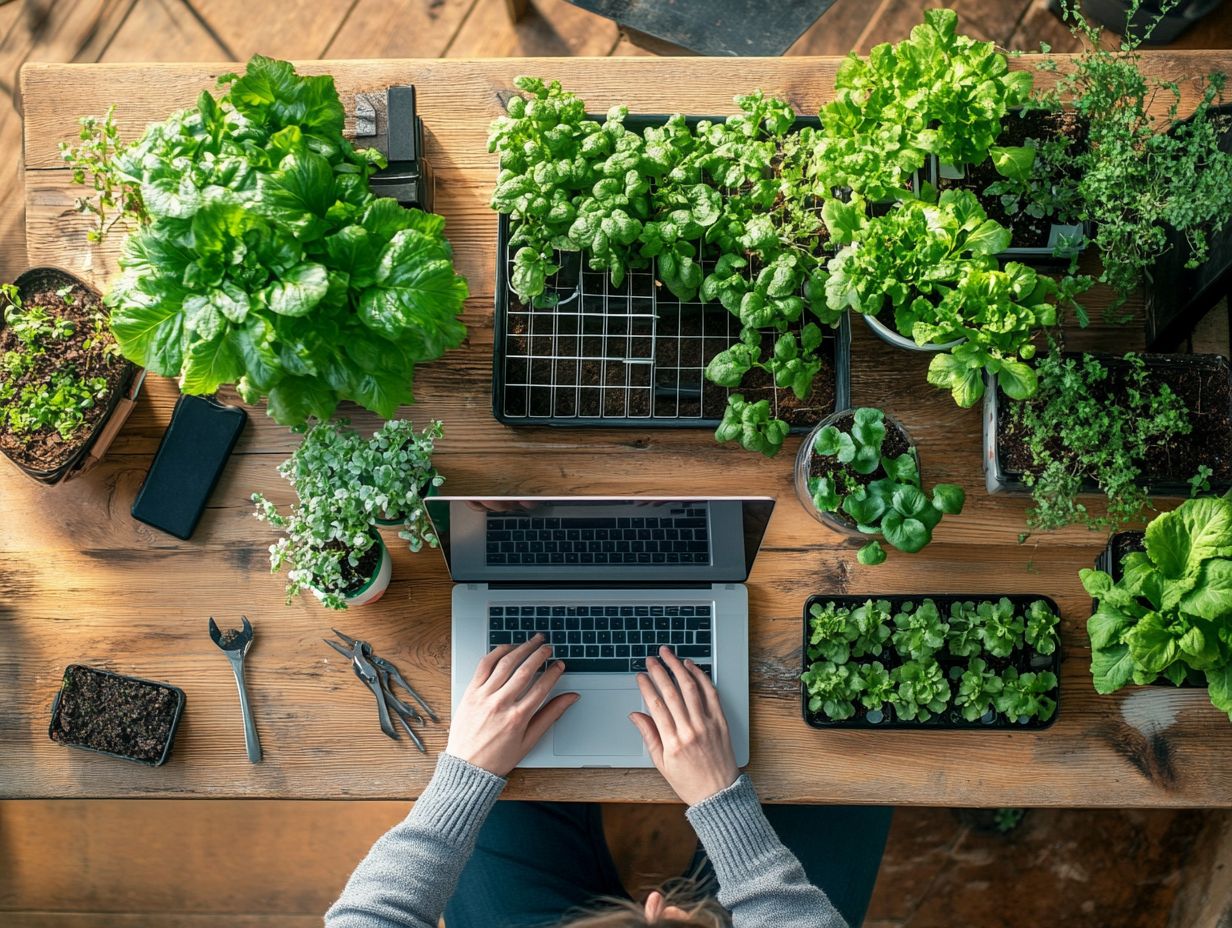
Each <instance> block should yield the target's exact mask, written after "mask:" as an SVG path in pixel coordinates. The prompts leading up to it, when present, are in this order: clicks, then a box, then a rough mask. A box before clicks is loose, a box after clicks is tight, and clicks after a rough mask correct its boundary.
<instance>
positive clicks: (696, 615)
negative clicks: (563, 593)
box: [488, 604, 713, 674]
mask: <svg viewBox="0 0 1232 928" xmlns="http://www.w3.org/2000/svg"><path fill="white" fill-rule="evenodd" d="M536 633H539V634H541V635H543V637H544V639H545V642H546V643H547V644H550V645H552V648H553V652H554V654H553V656H554V657H557V658H560V659H561V660H563V661H565V662H566V664H567V667H566V671H567V672H569V673H635V672H637V671H640V670H645V669H646V658H647V657H653V656H656V655H657V654H658V652H659V647H660V646H662V645H667V646H668V647H669V648H671V649H672V650H673V651H674V652H675V653H676V656H677V657H680V658H686V657H687V658H691V659H692V660H693V662H694V663H696V664H697V665H698V666H699V667H701V668H702V670H703V671H705V672H706V673H707V674H709V673H710V667H711V661H712V655H713V650H712V641H713V617H712V615H711V608H710V605H709V604H706V605H701V606H698V605H693V606H681V605H676V604H672V605H664V606H652V605H644V606H642V605H639V606H593V605H585V606H561V605H551V606H540V605H529V606H523V605H518V606H490V607H489V608H488V650H491V649H492V648H494V647H496V646H497V645H500V644H521V643H522V642H524V641H526V640H527V639H529V638H531V637H532V636H533V635H535V634H536Z"/></svg>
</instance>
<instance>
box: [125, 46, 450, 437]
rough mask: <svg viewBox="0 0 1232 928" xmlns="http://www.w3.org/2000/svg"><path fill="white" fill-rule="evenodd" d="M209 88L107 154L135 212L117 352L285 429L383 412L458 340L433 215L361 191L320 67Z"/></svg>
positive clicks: (361, 154) (276, 69)
mask: <svg viewBox="0 0 1232 928" xmlns="http://www.w3.org/2000/svg"><path fill="white" fill-rule="evenodd" d="M219 84H220V86H222V87H225V88H226V92H225V93H224V94H223V95H222V96H221V97H220V98H219V99H215V98H214V97H213V96H212V95H211V94H210V93H208V92H203V93H202V94H201V96H200V98H199V99H198V101H197V105H196V106H195V107H194V108H192V109H188V110H184V111H182V112H180V113H176V114H175V115H173V116H172V117H171V118H170V119H168V120H166V121H165V122H162V123H157V124H155V125H152V126H150V127H149V128H148V129H147V130H146V133H145V135H144V136H143V137H142V138H141V139H140V140H139V141H138V142H136V143H135V144H133V145H131V146H129V147H128V148H127V149H126V150H125V151H124V152H123V154H122V155H121V156H120V157H119V159H118V162H119V166H120V170H121V173H122V175H123V176H124V177H125V179H126V180H128V181H130V182H131V183H133V184H135V185H137V186H138V187H139V190H140V196H141V200H142V202H143V204H144V207H145V210H146V213H147V214H148V223H147V224H145V225H144V226H143V227H142V228H140V229H139V230H138V231H136V232H134V233H133V234H132V235H130V236H129V237H128V239H127V241H126V242H125V245H124V252H123V255H122V257H121V259H120V266H121V268H122V269H123V273H122V274H121V276H120V277H119V279H118V280H116V282H115V284H114V285H113V286H112V288H111V290H110V292H109V293H108V295H107V305H108V307H109V308H110V310H111V325H112V329H113V331H114V332H115V335H116V338H117V340H118V342H119V344H120V347H121V350H122V351H123V353H124V355H125V356H126V357H128V358H129V359H130V360H132V361H135V362H136V363H138V364H141V365H143V366H144V367H146V368H148V369H149V370H152V371H154V372H156V373H159V374H165V375H167V376H176V377H179V381H180V387H181V389H182V390H183V391H184V392H185V393H197V394H205V393H212V392H214V391H215V390H217V389H218V388H219V387H221V386H223V385H226V384H232V383H234V384H236V385H237V387H238V389H239V392H240V395H241V396H242V397H243V398H244V400H245V402H248V403H256V402H258V401H260V400H261V398H262V397H268V401H269V414H270V415H271V416H272V417H273V418H274V419H276V420H277V421H279V422H281V423H283V424H287V425H298V424H302V423H304V422H305V421H306V420H307V419H309V418H310V417H315V418H317V419H321V420H324V419H327V418H329V416H330V415H331V414H332V413H333V411H334V409H335V407H336V406H337V404H338V402H339V401H340V400H344V399H346V400H353V401H354V402H356V403H359V404H360V405H362V406H364V407H366V408H368V409H371V410H372V411H374V412H376V413H377V414H379V415H381V416H383V417H385V418H393V417H394V415H395V414H396V412H397V409H398V407H399V406H400V405H403V404H406V403H410V402H412V401H413V399H414V397H413V394H412V390H411V387H412V379H413V375H414V368H415V365H416V364H419V363H422V362H425V361H431V360H433V359H434V358H438V357H440V356H441V355H442V354H443V353H444V352H445V351H447V350H448V349H450V348H454V347H456V346H457V345H459V344H460V343H461V342H462V339H463V338H464V337H465V335H466V329H465V326H464V325H463V324H462V322H461V321H460V320H459V319H458V314H459V312H460V311H461V308H462V303H463V300H464V299H465V298H466V296H467V287H466V281H465V280H464V279H463V278H461V277H459V276H458V275H457V274H456V273H455V272H454V268H453V264H452V251H451V249H450V246H449V243H448V242H447V241H446V240H445V238H444V237H443V234H442V232H443V228H444V220H443V219H442V218H441V217H439V216H435V215H431V214H428V213H424V212H421V211H420V210H416V209H404V208H403V207H401V206H400V205H398V203H397V202H395V201H393V200H390V199H378V198H376V197H374V196H373V195H372V194H371V193H370V192H369V190H368V177H369V175H370V174H371V173H372V171H373V170H374V169H375V167H376V166H378V165H380V164H381V162H382V159H381V156H380V154H379V153H377V152H375V151H371V150H369V151H357V150H355V149H354V148H353V147H352V146H351V144H350V143H349V142H347V141H346V139H344V138H343V136H342V128H343V109H342V105H341V103H340V102H339V100H338V94H337V91H336V90H335V87H334V81H333V79H332V78H331V77H328V76H318V77H301V76H299V75H297V74H296V73H295V71H294V69H293V68H292V67H291V65H290V64H288V63H286V62H283V61H275V60H272V59H269V58H263V57H261V56H259V55H258V56H255V57H254V58H253V59H252V60H251V61H250V62H249V63H248V67H247V70H246V72H245V73H244V74H243V75H242V76H237V75H234V74H227V75H223V76H222V77H221V78H219Z"/></svg>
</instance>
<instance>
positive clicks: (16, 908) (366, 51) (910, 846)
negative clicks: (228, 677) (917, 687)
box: [0, 0, 1232, 928]
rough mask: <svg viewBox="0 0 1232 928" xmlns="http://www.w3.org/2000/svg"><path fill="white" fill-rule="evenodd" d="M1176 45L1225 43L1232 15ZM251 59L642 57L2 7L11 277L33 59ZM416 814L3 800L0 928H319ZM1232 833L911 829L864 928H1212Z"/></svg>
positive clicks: (542, 8) (556, 40) (75, 6)
mask: <svg viewBox="0 0 1232 928" xmlns="http://www.w3.org/2000/svg"><path fill="white" fill-rule="evenodd" d="M933 5H936V4H935V3H931V2H926V3H922V2H920V0H838V3H836V4H835V6H834V7H833V8H832V9H831V10H830V11H829V12H828V13H827V14H826V16H825V17H824V18H823V19H822V20H821V21H820V22H819V23H818V24H817V26H815V27H814V28H813V29H811V30H810V31H809V32H808V33H806V35H804V36H803V37H802V38H801V39H800V40H799V42H797V43H796V45H795V46H794V47H793V48H792V50H791V52H790V53H791V54H802V55H808V54H825V55H831V54H844V53H846V52H847V51H849V50H852V49H855V50H857V51H861V52H863V51H867V50H868V49H869V48H870V47H871V46H872V45H874V44H876V43H878V42H881V41H887V40H893V39H897V38H900V37H901V36H903V35H904V34H905V33H906V31H907V30H908V29H909V28H910V26H911V25H912V24H914V23H915V22H916V21H918V19H919V15H920V9H921V7H924V6H933ZM951 5H952V6H953V7H955V8H956V9H958V11H959V13H960V16H961V18H962V19H961V24H962V28H963V29H964V31H966V32H968V33H970V34H974V35H977V36H981V37H985V38H990V39H995V40H996V41H998V42H1000V43H1001V44H1003V45H1004V46H1006V47H1007V48H1018V49H1034V48H1036V47H1038V44H1039V42H1040V41H1047V42H1048V43H1050V44H1051V45H1052V46H1053V48H1054V49H1055V50H1058V51H1064V50H1070V49H1072V48H1073V44H1074V43H1073V41H1072V39H1071V38H1070V37H1069V36H1068V34H1067V33H1065V32H1064V30H1063V29H1062V28H1061V27H1060V26H1059V24H1058V23H1057V22H1056V21H1055V20H1054V19H1053V18H1052V17H1051V15H1050V14H1049V13H1048V12H1047V9H1046V4H1045V3H1044V2H1042V0H957V2H954V3H952V4H951ZM1179 44H1181V45H1182V46H1186V47H1227V46H1228V45H1229V44H1232V3H1226V4H1225V6H1224V8H1223V10H1222V11H1221V13H1219V14H1217V15H1216V16H1215V17H1214V18H1213V20H1212V21H1211V22H1210V23H1208V24H1204V25H1203V26H1202V27H1200V28H1199V30H1195V31H1194V32H1192V33H1191V34H1190V35H1188V36H1186V37H1185V38H1184V39H1183V40H1182V42H1181V43H1179ZM257 51H260V52H262V53H264V54H269V55H275V56H280V57H288V58H298V59H311V58H363V57H433V56H441V57H444V56H451V57H452V56H474V57H504V56H526V55H560V56H576V55H594V56H606V55H626V54H641V53H642V52H641V51H640V50H639V49H637V48H636V47H634V46H633V45H631V44H630V43H629V42H628V41H627V40H625V39H622V38H621V36H620V35H619V33H618V31H617V30H616V28H615V27H614V26H613V25H612V24H611V23H609V22H607V21H605V20H602V19H598V18H596V17H594V16H591V15H590V14H587V13H584V12H581V11H579V10H576V9H575V8H573V7H572V6H570V5H569V4H568V3H566V2H564V0H535V2H534V4H533V7H532V12H531V15H530V16H529V17H528V18H527V19H526V20H525V21H523V22H522V23H520V24H519V25H518V26H517V27H516V28H515V27H513V26H512V25H511V24H510V23H509V22H508V20H507V18H506V14H505V4H504V0H278V2H274V0H246V2H241V0H77V2H74V0H55V2H53V0H10V2H3V0H0V202H2V203H3V204H4V206H3V207H2V208H0V280H7V279H11V278H12V277H13V276H14V275H15V274H16V273H18V272H19V271H20V270H21V269H22V268H23V267H25V266H26V264H27V263H37V262H38V259H39V256H38V255H30V256H28V257H27V255H26V247H25V237H24V217H23V215H22V207H21V203H22V196H21V194H20V190H21V180H20V176H19V171H20V164H21V157H20V138H21V133H20V115H19V114H20V101H19V100H17V99H14V96H15V88H16V86H17V80H16V78H17V73H18V69H19V68H20V66H21V64H22V63H23V62H25V61H28V60H42V61H78V62H92V61H106V62H120V61H135V60H140V61H146V60H211V61H213V60H235V59H243V58H246V57H247V56H249V55H251V54H252V53H254V52H257ZM734 66H738V65H734ZM2 505H3V504H2V501H0V507H2ZM0 513H2V508H0ZM0 517H2V516H0ZM0 633H3V631H2V629H0ZM3 793H4V789H3V784H2V783H0V795H3ZM607 811H608V817H609V821H610V824H611V826H612V828H611V834H612V841H613V844H614V846H615V847H616V848H617V856H618V859H619V860H620V862H621V863H622V865H623V871H624V872H625V873H626V874H627V875H628V879H627V885H629V886H630V888H633V886H634V885H637V884H638V883H640V882H643V880H642V879H639V878H638V875H639V874H641V875H644V878H645V881H648V882H647V885H649V883H653V881H654V876H655V873H654V871H655V869H656V863H657V865H658V867H659V868H666V869H663V872H669V871H670V869H671V864H672V862H673V861H674V859H675V858H677V857H680V856H681V854H682V853H684V852H686V851H687V845H686V843H685V842H684V841H683V840H682V839H683V838H684V837H686V836H687V834H688V832H687V830H686V826H685V825H684V823H683V819H682V817H681V816H680V813H679V810H678V809H672V808H668V809H663V808H657V809H653V810H646V809H638V808H637V807H620V806H616V807H612V808H610V809H609V810H607ZM404 813H405V809H404V808H403V806H402V805H401V804H398V803H384V802H380V803H311V802H240V801H231V802H209V803H207V802H171V801H133V802H77V801H68V802H58V803H48V802H7V803H0V924H3V925H5V926H11V928H21V926H38V928H50V926H96V925H98V926H111V925H116V926H121V925H122V926H167V928H176V926H189V925H194V926H195V925H210V926H237V928H245V926H300V925H304V926H307V925H315V924H319V922H320V918H319V913H320V912H321V911H322V910H323V908H324V906H325V905H327V904H328V902H329V901H330V900H331V899H332V898H333V897H334V895H335V894H336V893H337V890H338V889H339V887H340V886H341V884H342V881H343V880H344V879H345V877H346V875H347V874H348V873H349V871H350V868H351V867H352V866H353V864H354V862H355V861H356V860H358V858H359V857H360V856H362V854H363V853H364V851H365V850H366V849H367V847H368V845H369V844H370V843H371V841H372V840H373V839H374V838H375V837H376V836H377V835H378V834H380V832H381V831H383V830H384V829H385V828H386V827H388V826H389V825H390V824H392V823H393V822H395V821H397V820H398V819H399V818H400V817H401V816H402V815H403V814H404ZM1212 821H1215V822H1216V824H1215V826H1212V825H1211V824H1210V823H1211V822H1212ZM1220 829H1222V830H1220ZM1216 832H1217V833H1216ZM1226 832H1227V826H1226V817H1225V818H1224V819H1221V820H1214V819H1213V818H1212V817H1210V816H1203V815H1200V814H1192V813H1183V812H1181V813H1177V812H1135V813H1117V812H1100V813H1092V812H1081V811H1073V812H1066V811H1049V812H1042V811H1041V812H1033V813H1031V815H1030V816H1029V817H1028V819H1027V820H1026V822H1025V823H1024V825H1023V826H1022V828H1021V829H1020V830H1019V831H1018V832H1015V833H1014V835H1012V836H1010V837H1009V838H1002V837H1000V836H996V835H992V836H990V835H988V834H985V833H982V832H980V831H979V830H978V829H977V828H975V827H973V825H972V824H971V823H970V822H969V821H967V822H964V821H960V820H958V819H957V818H955V817H954V816H953V815H951V814H950V813H948V812H945V811H942V810H924V809H916V810H903V811H900V812H899V813H898V815H897V817H896V821H895V827H894V831H893V833H892V837H891V843H890V847H889V848H888V850H887V858H886V863H885V866H884V867H883V871H882V880H881V883H880V884H879V887H878V893H877V895H876V898H875V900H874V905H873V910H872V913H871V914H870V926H871V925H875V926H877V928H906V926H911V928H928V926H933V925H937V926H940V925H951V924H955V925H958V924H962V925H973V926H984V925H988V926H993V925H997V926H1018V925H1023V926H1026V925H1037V924H1051V925H1054V926H1061V928H1064V926H1071V925H1073V926H1077V925H1083V926H1087V925H1090V926H1093V928H1094V926H1112V925H1116V926H1125V928H1130V926H1138V925H1141V926H1143V928H1146V926H1163V925H1169V924H1170V925H1173V926H1176V928H1180V926H1182V925H1184V926H1186V928H1191V926H1198V928H1200V926H1201V925H1203V924H1207V923H1206V922H1203V921H1201V918H1200V916H1187V915H1186V914H1185V913H1193V912H1199V911H1200V902H1201V898H1202V897H1203V894H1204V891H1205V889H1206V887H1204V886H1198V887H1196V888H1195V887H1188V886H1186V887H1182V882H1183V880H1182V873H1181V871H1180V870H1179V869H1178V867H1179V863H1180V862H1181V861H1183V860H1184V859H1185V858H1187V857H1190V856H1191V855H1196V856H1198V857H1202V856H1204V855H1205V856H1210V855H1213V854H1217V853H1219V854H1223V855H1224V856H1227V853H1228V848H1229V847H1232V842H1229V841H1228V840H1227V837H1226ZM1227 872H1228V871H1227V870H1226V869H1225V870H1223V871H1222V873H1223V874H1224V879H1225V880H1226V879H1227V876H1226V875H1227ZM990 885H992V886H997V887H998V889H997V891H996V892H995V893H990V892H989V891H988V887H989V886H990ZM1187 894H1188V897H1190V898H1189V899H1188V902H1187V899H1186V896H1187ZM990 897H991V899H990ZM1195 898H1196V900H1197V901H1195ZM1187 905H1188V907H1186V906H1187ZM1178 913H1180V914H1178ZM1211 924H1213V922H1212V923H1211Z"/></svg>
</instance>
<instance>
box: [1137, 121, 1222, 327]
mask: <svg viewBox="0 0 1232 928" xmlns="http://www.w3.org/2000/svg"><path fill="white" fill-rule="evenodd" d="M1211 113H1212V114H1213V115H1214V116H1215V118H1217V119H1222V120H1224V121H1225V127H1224V132H1223V135H1222V138H1221V140H1220V143H1219V148H1220V150H1221V151H1224V152H1232V103H1228V104H1225V105H1223V106H1219V107H1212V108H1211ZM1224 218H1225V220H1226V221H1225V222H1224V225H1223V228H1222V229H1216V230H1213V231H1211V232H1209V233H1208V234H1207V237H1206V238H1207V245H1208V246H1209V248H1210V252H1209V253H1208V255H1207V258H1206V260H1205V261H1203V262H1202V264H1200V265H1199V266H1198V267H1195V268H1187V267H1186V266H1185V265H1186V264H1187V263H1188V262H1189V261H1190V260H1191V259H1192V258H1193V248H1192V246H1191V245H1190V244H1189V238H1188V237H1187V236H1186V235H1185V234H1184V233H1181V232H1177V231H1176V230H1175V229H1172V228H1169V229H1168V230H1167V235H1168V245H1169V247H1168V250H1167V251H1165V252H1164V253H1163V254H1162V255H1160V256H1159V259H1158V260H1157V261H1156V262H1155V264H1154V265H1152V266H1151V267H1150V268H1148V269H1147V270H1146V272H1145V274H1144V279H1145V283H1146V287H1145V290H1146V345H1147V347H1148V348H1149V349H1151V350H1152V351H1173V350H1175V349H1176V348H1178V347H1179V346H1180V345H1181V343H1182V342H1183V341H1184V340H1185V339H1186V338H1187V337H1188V336H1189V334H1190V333H1191V332H1192V331H1193V329H1194V326H1195V325H1197V324H1198V323H1199V322H1200V321H1201V320H1202V317H1203V316H1205V315H1206V313H1207V312H1208V311H1209V310H1210V309H1211V307H1212V306H1214V305H1215V304H1216V303H1218V302H1219V300H1220V299H1221V298H1222V297H1225V296H1227V295H1228V293H1229V292H1230V291H1232V217H1224Z"/></svg>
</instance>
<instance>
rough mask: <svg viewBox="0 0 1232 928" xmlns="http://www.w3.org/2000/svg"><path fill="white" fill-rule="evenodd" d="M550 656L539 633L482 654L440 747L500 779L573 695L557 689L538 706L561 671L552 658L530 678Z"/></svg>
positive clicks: (551, 723)
mask: <svg viewBox="0 0 1232 928" xmlns="http://www.w3.org/2000/svg"><path fill="white" fill-rule="evenodd" d="M551 656H552V648H551V646H550V645H545V644H544V643H543V636H542V635H535V636H534V637H533V638H531V639H530V640H529V641H527V642H525V643H524V644H520V645H517V646H516V647H515V646H513V645H507V644H503V645H500V646H499V647H497V648H495V649H493V650H492V651H489V652H488V653H487V654H486V655H484V658H483V660H481V661H480V662H479V666H478V667H476V668H475V676H474V677H473V678H471V682H470V683H469V684H468V685H467V687H466V692H465V693H463V694H462V701H461V702H460V703H458V709H457V711H456V712H455V713H454V717H453V723H452V724H451V725H450V727H449V743H448V744H447V745H446V746H445V750H446V751H448V752H449V753H450V754H452V755H453V756H454V757H458V758H461V759H462V760H464V761H467V762H468V763H471V764H474V765H475V766H476V767H482V768H483V769H484V770H487V771H488V772H489V773H494V774H496V775H497V776H498V777H503V776H505V775H506V774H507V773H509V771H510V770H512V769H513V768H514V767H516V766H517V765H518V764H520V763H521V762H522V759H523V758H524V757H526V755H527V754H529V753H530V749H531V748H533V747H534V746H535V745H536V744H537V743H538V741H539V739H540V738H542V737H543V735H544V732H546V731H547V730H548V729H549V728H551V727H552V725H553V723H555V722H556V720H557V719H559V718H560V717H561V716H562V715H564V714H565V710H566V709H568V708H569V707H570V706H571V705H573V704H574V703H575V702H577V701H578V698H579V696H578V694H577V693H560V694H559V695H557V696H555V697H554V698H553V699H551V700H550V701H549V702H548V703H547V704H543V701H544V699H546V698H547V695H548V693H550V692H551V691H552V687H553V686H555V685H556V681H557V680H559V679H560V676H561V674H563V673H564V672H565V665H564V663H563V662H561V661H553V662H552V663H551V664H549V665H548V669H547V670H545V671H544V672H543V674H542V675H541V676H540V677H539V678H538V679H537V680H536V679H535V672H536V671H537V670H538V669H539V667H540V666H541V665H542V664H543V662H544V661H545V660H547V659H548V658H549V657H551Z"/></svg>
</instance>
